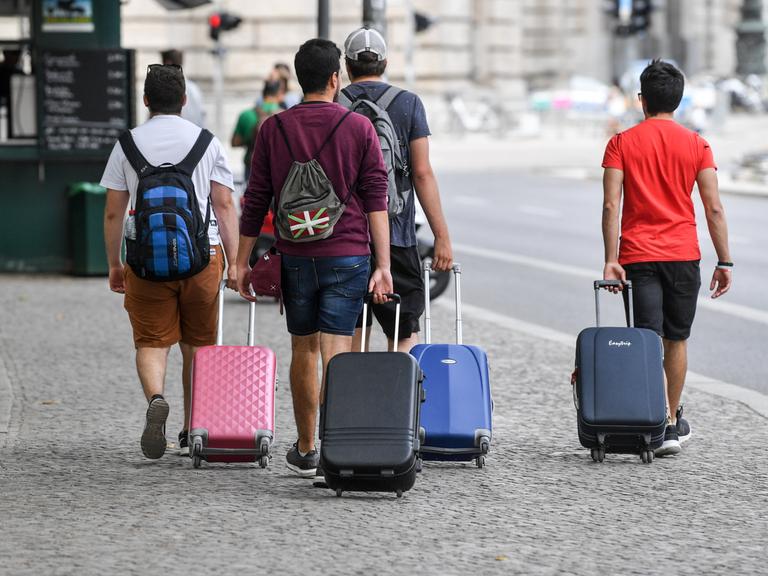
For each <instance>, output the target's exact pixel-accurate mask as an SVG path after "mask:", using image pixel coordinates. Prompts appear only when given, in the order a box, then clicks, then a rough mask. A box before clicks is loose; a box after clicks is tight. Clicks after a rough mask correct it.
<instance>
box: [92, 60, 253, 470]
mask: <svg viewBox="0 0 768 576" xmlns="http://www.w3.org/2000/svg"><path fill="white" fill-rule="evenodd" d="M185 100H186V97H185V82H184V74H183V73H182V71H181V68H180V67H178V66H166V65H160V64H155V65H152V66H150V67H149V70H148V72H147V79H146V81H145V83H144V104H145V106H147V107H148V108H149V112H150V118H149V120H147V122H145V123H144V124H142V125H141V126H139V127H137V128H134V129H133V130H132V131H131V134H132V136H133V141H134V143H135V145H136V148H138V151H139V153H140V154H141V155H142V156H143V157H144V159H146V162H147V163H148V164H150V165H152V166H160V165H161V164H174V165H176V164H179V163H180V162H181V161H182V160H183V159H184V158H185V157H186V156H187V154H188V153H189V152H190V150H191V149H192V147H193V146H194V144H195V142H196V141H197V139H198V136H199V135H200V133H201V129H200V128H199V127H198V126H196V125H194V124H192V123H191V122H189V121H187V120H184V119H183V118H181V116H180V113H181V108H182V106H183V104H184V102H185ZM192 183H193V184H194V188H195V196H196V198H197V205H198V207H199V210H200V212H201V217H202V222H205V216H206V211H207V208H208V205H209V201H210V207H211V214H210V222H209V226H208V239H209V243H210V261H209V263H208V265H207V266H205V268H203V269H202V270H201V271H200V272H198V273H197V274H195V275H193V276H191V277H188V278H185V279H183V280H172V281H168V282H158V281H150V280H146V279H144V278H142V277H140V276H139V275H137V274H136V273H135V272H134V270H132V269H131V267H129V266H124V265H123V263H122V261H121V256H120V251H121V246H122V240H123V220H124V217H125V214H126V210H127V208H128V206H129V203H130V206H131V207H132V208H133V207H135V206H136V191H137V188H138V184H139V179H138V176H137V174H136V171H135V170H134V168H133V167H132V166H131V163H130V162H129V161H128V159H127V158H126V155H125V152H124V151H123V148H122V146H121V144H120V142H118V143H116V144H115V147H114V149H113V150H112V154H111V155H110V157H109V161H108V163H107V167H106V169H105V170H104V175H103V177H102V179H101V185H102V186H104V187H105V188H107V204H106V209H105V212H104V239H105V244H106V251H107V259H108V262H109V287H110V289H111V290H112V291H113V292H117V293H119V294H125V302H124V306H125V309H126V310H127V312H128V316H129V318H130V320H131V325H132V327H133V339H134V343H135V345H136V368H137V371H138V374H139V380H140V381H141V385H142V387H143V389H144V395H145V396H146V398H147V401H148V402H149V407H148V408H147V415H146V425H145V427H144V432H143V434H142V437H141V449H142V452H143V453H144V455H145V456H146V457H147V458H160V457H161V456H162V455H163V454H164V453H165V448H166V444H167V442H166V437H165V421H166V419H167V417H168V411H169V406H168V403H167V401H166V400H165V398H164V397H163V389H164V384H165V372H166V365H167V358H168V351H169V350H170V348H171V346H173V345H174V344H176V343H179V347H180V348H181V353H182V357H183V363H184V367H183V376H182V380H183V385H184V426H183V430H182V432H181V434H179V448H180V453H181V454H188V453H189V451H188V448H187V429H188V425H189V399H190V389H191V374H192V359H193V357H194V353H195V350H196V349H197V348H198V347H200V346H207V345H210V344H214V343H215V341H216V322H217V315H218V307H217V297H218V288H219V285H220V283H221V279H222V276H223V271H224V266H225V259H224V258H225V256H226V261H227V262H231V263H233V264H234V262H235V260H236V258H237V242H238V223H237V215H236V212H235V207H234V204H233V202H232V188H233V183H232V172H231V171H230V169H229V166H228V165H227V160H226V156H225V154H224V151H223V149H222V147H221V143H220V142H219V141H218V140H217V139H216V138H213V139H212V140H211V141H210V144H209V145H208V147H207V149H206V150H205V152H204V154H203V155H202V157H201V159H200V161H199V162H198V163H197V165H196V167H195V168H194V171H193V172H192ZM222 248H223V252H222ZM235 274H236V272H235V266H234V265H232V266H230V267H228V268H227V286H228V287H229V288H232V289H236V275H235Z"/></svg>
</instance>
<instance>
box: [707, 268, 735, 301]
mask: <svg viewBox="0 0 768 576" xmlns="http://www.w3.org/2000/svg"><path fill="white" fill-rule="evenodd" d="M732 274H733V273H732V272H731V271H730V270H727V269H725V268H715V272H714V273H713V274H712V281H711V282H710V283H709V289H710V290H714V292H713V293H712V298H720V296H722V295H723V294H725V293H726V292H728V290H730V288H731V282H732V281H733V278H732V276H731V275H732Z"/></svg>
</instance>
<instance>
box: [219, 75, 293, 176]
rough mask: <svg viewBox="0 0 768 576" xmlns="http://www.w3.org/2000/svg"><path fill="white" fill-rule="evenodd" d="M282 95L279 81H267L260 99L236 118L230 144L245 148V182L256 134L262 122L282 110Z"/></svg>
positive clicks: (249, 170)
mask: <svg viewBox="0 0 768 576" xmlns="http://www.w3.org/2000/svg"><path fill="white" fill-rule="evenodd" d="M282 94H283V85H282V83H281V82H280V80H269V79H267V80H266V81H265V82H264V88H263V89H262V91H261V99H259V100H258V101H257V102H256V104H255V105H254V106H253V107H251V108H248V109H247V110H243V111H242V112H241V113H240V116H238V118H237V124H236V125H235V131H234V133H233V134H232V142H231V143H232V146H234V147H240V146H244V147H245V154H244V155H243V170H244V179H245V181H246V182H247V181H248V177H249V176H250V174H251V155H252V154H253V142H254V141H255V139H256V133H257V132H258V130H259V128H260V127H261V125H262V124H263V123H264V120H266V119H267V118H269V117H270V116H272V114H277V113H278V112H280V111H281V110H282V109H283V108H282V106H281V102H280V99H281V97H282Z"/></svg>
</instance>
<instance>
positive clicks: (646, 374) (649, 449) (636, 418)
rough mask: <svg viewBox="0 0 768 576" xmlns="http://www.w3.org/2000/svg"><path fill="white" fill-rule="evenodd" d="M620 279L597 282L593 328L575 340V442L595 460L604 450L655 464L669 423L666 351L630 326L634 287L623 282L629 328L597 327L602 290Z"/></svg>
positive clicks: (599, 459)
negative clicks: (654, 453)
mask: <svg viewBox="0 0 768 576" xmlns="http://www.w3.org/2000/svg"><path fill="white" fill-rule="evenodd" d="M619 284H620V282H619V281H618V280H597V281H595V283H594V288H595V314H596V319H597V327H594V328H586V329H585V330H582V331H581V333H580V334H579V336H578V339H577V341H576V369H575V370H574V373H573V377H572V384H573V401H574V404H575V406H576V414H577V420H578V432H579V441H580V442H581V445H582V446H584V447H585V448H589V449H590V451H591V455H592V459H593V460H594V461H595V462H602V461H603V459H604V458H605V454H606V453H607V452H609V453H610V452H613V453H624V454H640V457H641V458H642V460H643V462H645V463H651V462H652V461H653V450H654V448H658V447H659V446H661V444H662V442H663V441H664V430H665V428H666V424H667V405H666V393H665V391H664V348H663V345H662V342H661V338H660V337H659V335H658V334H656V333H655V332H653V331H652V330H646V329H645V328H633V327H632V326H633V324H634V322H633V319H632V316H633V314H632V312H633V309H632V283H631V282H626V283H625V288H626V291H627V302H628V308H627V327H626V328H624V327H600V298H599V292H600V289H601V288H606V287H608V286H617V285H619Z"/></svg>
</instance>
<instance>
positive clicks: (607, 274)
mask: <svg viewBox="0 0 768 576" xmlns="http://www.w3.org/2000/svg"><path fill="white" fill-rule="evenodd" d="M603 280H621V281H622V282H626V281H627V273H626V272H625V271H624V268H623V267H622V266H621V264H619V263H618V262H607V263H606V264H605V268H603ZM607 290H609V291H611V292H613V293H614V294H618V293H619V292H621V291H622V290H624V286H623V285H621V286H608V287H607Z"/></svg>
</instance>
